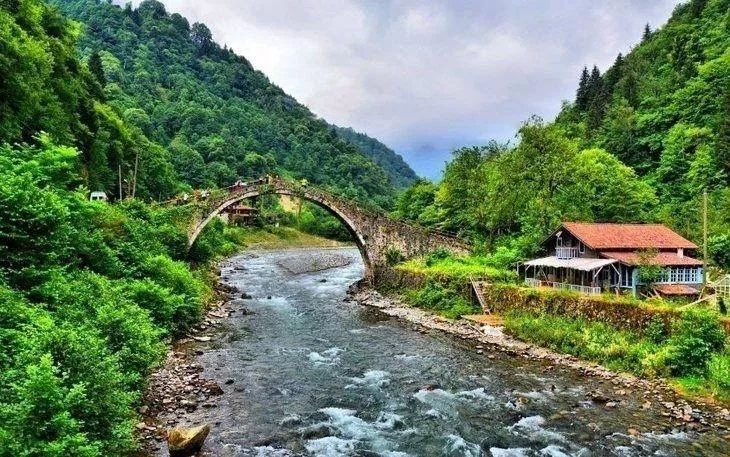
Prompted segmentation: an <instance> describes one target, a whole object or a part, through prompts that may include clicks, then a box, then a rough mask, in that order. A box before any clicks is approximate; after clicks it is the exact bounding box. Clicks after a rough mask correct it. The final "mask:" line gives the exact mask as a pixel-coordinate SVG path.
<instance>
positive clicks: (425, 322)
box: [349, 285, 730, 440]
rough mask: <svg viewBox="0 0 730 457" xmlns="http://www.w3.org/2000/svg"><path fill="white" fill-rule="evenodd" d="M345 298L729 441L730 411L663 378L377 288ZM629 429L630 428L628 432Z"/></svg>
mask: <svg viewBox="0 0 730 457" xmlns="http://www.w3.org/2000/svg"><path fill="white" fill-rule="evenodd" d="M349 293H350V297H351V299H352V300H355V301H356V302H357V303H359V304H361V305H364V306H371V307H375V308H378V309H379V310H380V311H381V312H383V313H385V314H387V315H389V316H393V317H397V318H399V319H402V320H404V321H407V322H410V323H413V324H414V325H416V326H417V328H422V329H432V330H439V331H442V332H446V333H449V334H452V335H455V336H457V337H459V338H462V339H464V340H470V341H473V342H474V344H475V346H474V350H475V351H476V352H477V353H478V354H483V355H484V357H486V358H489V359H491V358H494V357H495V355H494V354H493V352H494V351H499V352H503V353H507V354H509V355H511V356H514V357H521V358H527V359H535V360H546V361H548V362H550V364H552V365H548V368H547V369H552V368H554V367H555V366H564V367H569V368H571V369H574V370H577V371H579V372H580V373H581V374H582V375H583V376H590V377H595V378H600V379H601V380H604V381H606V385H607V388H605V389H603V390H600V391H599V390H594V391H591V392H589V393H588V394H587V397H588V398H587V400H591V401H593V402H595V403H599V404H602V405H603V407H604V408H607V409H612V408H621V406H622V403H623V397H625V396H626V395H627V392H629V391H634V392H635V391H643V393H644V398H645V399H646V401H645V402H644V403H643V405H642V408H644V409H650V408H659V409H661V415H662V416H664V417H666V418H667V421H668V422H670V423H671V424H672V425H673V426H676V427H678V428H682V429H688V430H696V431H703V430H709V429H710V428H714V429H715V430H718V429H719V430H724V431H725V433H726V438H727V439H728V440H730V410H728V409H727V408H724V407H721V406H718V405H714V404H710V403H706V402H702V401H694V400H693V401H689V400H687V399H684V398H682V397H680V396H679V395H677V393H676V392H675V390H674V389H673V388H672V387H671V386H670V385H668V384H667V383H666V382H664V381H662V380H654V379H651V380H650V379H641V378H637V377H635V376H633V375H631V374H627V373H617V372H614V371H611V370H608V369H606V368H604V367H602V366H600V365H597V364H594V363H590V362H586V361H584V360H581V359H578V358H576V357H573V356H570V355H566V354H558V353H555V352H553V351H550V350H548V349H545V348H542V347H539V346H535V345H533V344H529V343H525V342H523V341H519V340H516V339H514V338H512V337H511V336H509V335H507V334H505V333H503V332H502V329H501V328H500V327H492V326H489V325H482V326H480V325H477V324H475V323H471V322H468V321H465V320H452V319H447V318H444V317H441V316H438V315H434V314H431V313H429V312H427V311H424V310H421V309H418V308H413V307H410V306H409V305H407V304H406V303H405V302H403V301H401V300H398V299H397V298H391V297H385V296H383V295H381V294H380V293H379V292H377V291H376V290H373V289H370V288H366V287H361V286H360V285H353V287H351V288H350V291H349ZM628 432H629V433H630V432H631V431H630V430H629V431H628Z"/></svg>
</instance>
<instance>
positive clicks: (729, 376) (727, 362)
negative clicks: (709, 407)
mask: <svg viewBox="0 0 730 457" xmlns="http://www.w3.org/2000/svg"><path fill="white" fill-rule="evenodd" d="M707 377H708V378H709V380H710V382H711V383H712V384H714V385H715V386H716V387H717V389H718V390H725V391H727V392H728V395H730V352H727V351H725V352H724V353H722V354H716V355H714V356H713V357H712V358H711V359H710V361H709V362H708V364H707Z"/></svg>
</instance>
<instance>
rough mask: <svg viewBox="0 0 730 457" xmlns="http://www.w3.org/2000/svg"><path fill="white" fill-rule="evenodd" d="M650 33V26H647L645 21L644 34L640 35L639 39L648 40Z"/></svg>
mask: <svg viewBox="0 0 730 457" xmlns="http://www.w3.org/2000/svg"><path fill="white" fill-rule="evenodd" d="M651 35H652V32H651V27H650V26H649V23H648V22H647V23H646V25H645V26H644V34H643V35H642V36H641V41H642V42H647V41H649V40H650V39H651Z"/></svg>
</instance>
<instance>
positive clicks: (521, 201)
mask: <svg viewBox="0 0 730 457" xmlns="http://www.w3.org/2000/svg"><path fill="white" fill-rule="evenodd" d="M729 179H730V1H728V0H693V1H690V2H687V3H683V4H681V5H679V6H677V8H676V9H675V11H674V13H673V14H672V17H671V18H670V19H669V21H668V23H667V24H666V26H664V27H662V28H661V29H659V30H656V31H652V30H651V28H649V27H648V26H647V28H646V30H645V32H644V36H643V39H642V41H641V42H640V43H638V44H637V45H636V46H635V47H634V48H633V49H632V50H631V52H629V53H628V54H626V55H625V56H624V55H622V54H619V55H618V56H617V57H616V60H615V62H614V64H613V65H611V67H610V68H608V69H606V70H605V71H603V72H601V71H600V70H599V69H598V68H597V67H593V68H592V69H590V70H589V69H588V68H585V69H584V70H583V71H582V72H581V75H580V78H579V84H578V87H577V90H576V96H575V99H574V100H573V101H569V102H565V103H564V104H563V107H562V109H561V111H560V113H559V114H558V116H557V118H556V119H555V120H554V121H552V122H548V121H545V120H542V119H539V118H536V117H531V118H529V119H528V120H527V121H525V122H524V124H523V125H522V126H521V128H520V129H519V132H518V134H517V137H516V139H515V141H513V142H508V143H500V142H495V141H492V142H490V143H488V144H487V145H481V146H474V147H465V148H461V149H458V150H457V151H455V152H454V155H453V159H452V160H451V161H450V162H449V163H448V164H447V165H446V168H445V172H444V177H443V180H442V181H441V182H439V183H432V182H429V181H427V180H419V181H417V182H416V183H414V184H413V185H412V186H411V187H410V188H408V189H407V190H406V191H404V192H403V193H402V195H401V196H400V199H399V201H398V204H397V210H396V214H397V215H399V216H400V217H404V218H406V219H409V220H412V221H415V222H418V223H420V224H422V225H424V226H426V227H437V228H441V229H445V230H449V231H454V232H458V233H460V234H462V235H464V236H467V237H470V238H473V239H474V240H475V241H476V242H477V243H478V244H479V245H481V246H482V248H483V249H485V250H492V249H495V248H496V247H502V248H504V249H507V250H509V251H510V252H512V254H513V258H515V259H517V258H520V257H525V256H528V255H531V254H533V253H534V251H535V249H537V247H538V244H539V241H540V240H542V239H543V238H544V236H546V235H547V234H548V233H549V232H550V231H551V230H552V229H553V228H555V227H556V226H557V225H558V224H559V223H560V221H564V220H579V221H614V222H661V223H664V224H667V225H668V226H670V227H672V228H674V229H676V230H677V231H678V232H679V233H681V234H683V235H685V236H687V237H689V239H691V240H693V241H695V242H696V243H697V244H698V245H701V244H702V199H703V193H704V192H707V195H708V205H707V206H708V235H709V251H710V256H711V260H712V261H713V262H714V263H715V264H717V265H720V266H723V267H726V268H727V267H728V266H730V181H729Z"/></svg>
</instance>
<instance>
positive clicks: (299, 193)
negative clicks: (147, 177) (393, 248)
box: [188, 185, 373, 277]
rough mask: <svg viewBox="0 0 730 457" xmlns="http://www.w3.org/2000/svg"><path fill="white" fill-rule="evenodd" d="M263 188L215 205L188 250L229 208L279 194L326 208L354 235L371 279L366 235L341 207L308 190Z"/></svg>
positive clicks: (192, 234) (196, 227)
mask: <svg viewBox="0 0 730 457" xmlns="http://www.w3.org/2000/svg"><path fill="white" fill-rule="evenodd" d="M263 187H264V186H263V185H262V186H257V187H256V188H252V189H247V190H244V191H242V192H235V193H233V194H231V195H230V196H229V197H227V198H225V199H223V200H221V201H219V202H217V203H216V204H215V207H214V209H213V210H212V211H211V212H210V213H209V214H208V215H207V216H205V217H204V218H203V219H202V220H200V221H199V222H197V223H196V224H195V225H194V227H193V229H192V230H191V232H190V233H189V234H188V248H190V247H192V245H193V244H194V243H195V241H196V240H197V239H198V236H200V233H201V232H202V231H203V229H204V228H205V226H206V225H208V223H209V222H210V221H212V220H213V219H214V218H216V217H217V216H218V215H219V214H220V213H221V212H223V211H224V210H225V209H226V208H228V207H229V206H231V205H234V204H236V203H238V202H240V201H242V200H246V199H249V198H254V197H258V196H261V195H270V194H278V195H290V196H293V197H298V198H302V199H304V200H307V201H310V202H312V203H315V204H316V205H318V206H320V207H322V208H324V209H325V210H327V211H328V212H329V213H330V214H332V215H333V216H335V218H337V219H338V220H339V221H340V222H341V223H342V225H343V226H344V227H345V228H346V229H347V231H348V232H350V234H351V235H352V238H353V240H354V241H355V244H356V245H357V248H358V250H359V251H360V255H361V256H362V259H363V263H364V264H365V277H369V276H370V275H371V273H372V270H373V264H372V260H371V255H370V253H369V252H368V249H367V243H366V235H364V234H363V233H361V232H360V230H358V225H357V223H356V222H355V221H353V220H352V218H351V217H350V216H349V215H348V214H347V212H346V211H345V210H344V209H343V208H340V207H339V205H336V204H333V202H332V201H330V199H327V198H325V197H323V196H321V195H320V194H319V193H313V192H308V191H307V190H306V189H297V190H296V191H295V189H293V188H291V187H279V186H275V187H274V188H273V189H271V188H268V189H263Z"/></svg>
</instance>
